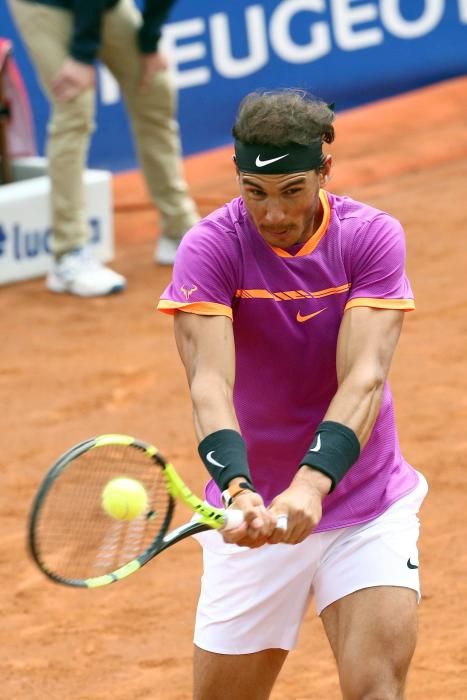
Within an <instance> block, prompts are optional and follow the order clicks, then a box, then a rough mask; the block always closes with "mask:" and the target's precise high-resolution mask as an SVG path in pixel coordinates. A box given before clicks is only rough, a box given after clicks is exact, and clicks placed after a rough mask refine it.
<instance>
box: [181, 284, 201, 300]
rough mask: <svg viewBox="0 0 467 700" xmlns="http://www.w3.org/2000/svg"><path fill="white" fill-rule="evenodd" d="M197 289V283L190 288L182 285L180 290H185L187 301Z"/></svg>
mask: <svg viewBox="0 0 467 700" xmlns="http://www.w3.org/2000/svg"><path fill="white" fill-rule="evenodd" d="M197 289H198V287H197V286H196V285H195V284H194V285H193V286H191V287H190V288H189V289H187V287H186V286H185V285H182V286H181V287H180V290H181V291H182V292H183V294H184V296H185V299H186V300H187V301H188V300H189V298H190V297H191V295H192V294H193V292H196V290H197Z"/></svg>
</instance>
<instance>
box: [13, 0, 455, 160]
mask: <svg viewBox="0 0 467 700" xmlns="http://www.w3.org/2000/svg"><path fill="white" fill-rule="evenodd" d="M200 6H201V7H200ZM0 35H2V36H7V37H9V38H12V39H13V41H14V45H15V57H16V60H17V63H18V64H19V67H20V69H21V72H22V74H23V77H24V78H25V81H26V85H27V88H28V92H29V95H30V99H31V102H32V106H33V110H34V117H35V123H36V130H37V137H38V143H39V148H40V151H41V152H42V151H43V143H44V133H45V124H46V119H47V112H48V110H47V103H46V101H45V100H44V97H43V96H42V94H41V92H40V89H39V87H38V85H37V82H36V79H35V76H34V71H33V69H32V67H31V64H30V62H29V60H28V58H27V55H26V53H25V51H24V48H23V45H22V43H21V40H20V39H19V37H18V35H17V33H16V31H15V28H14V25H13V24H12V21H11V17H10V15H9V12H8V10H7V8H6V6H5V5H4V3H3V2H2V4H1V5H0ZM164 50H165V51H166V53H167V54H168V56H169V58H170V60H171V63H172V70H173V72H174V80H175V82H176V84H177V86H178V88H179V119H180V125H181V131H182V143H183V151H184V154H185V155H187V154H190V153H195V152H198V151H203V150H207V149H210V148H214V147H216V146H219V145H222V144H225V143H228V142H229V141H230V129H231V125H232V121H233V118H234V115H235V111H236V108H237V106H238V103H239V101H240V99H241V98H242V96H243V95H244V94H246V93H247V92H249V91H250V90H253V89H255V88H258V87H262V88H264V87H279V86H291V85H293V86H300V87H306V88H308V89H310V90H311V91H312V92H314V93H315V94H317V95H319V96H320V97H323V98H324V99H326V100H328V101H335V102H336V103H337V110H338V111H339V110H342V109H347V108H349V107H353V106H355V105H359V104H362V103H364V102H369V101H373V100H376V99H379V98H382V97H386V96H390V95H393V94H397V93H400V92H404V91H406V90H410V89H413V88H416V87H420V86H423V85H427V84H429V83H433V82H436V81H439V80H442V79H445V78H449V77H453V76H457V75H461V74H464V73H465V72H466V66H467V0H373V1H370V0H263V1H262V2H255V0H231V2H219V0H202V2H193V1H192V0H191V1H190V0H179V2H178V3H177V4H176V6H175V7H174V9H173V11H172V13H171V16H170V19H169V22H168V23H167V24H166V26H165V29H164ZM99 76H100V77H99V91H98V92H99V94H98V106H97V109H98V113H97V123H98V129H97V131H96V133H95V135H94V138H93V142H92V147H91V153H90V164H91V165H92V166H95V167H104V168H109V169H111V170H114V171H115V170H122V169H128V168H132V167H135V165H136V161H135V156H134V150H133V146H132V143H131V138H130V134H129V130H128V124H127V119H126V115H125V112H124V110H123V108H122V104H121V101H120V99H119V95H118V91H116V90H115V85H113V84H112V81H111V79H110V77H109V75H108V74H107V73H106V72H104V71H100V73H99Z"/></svg>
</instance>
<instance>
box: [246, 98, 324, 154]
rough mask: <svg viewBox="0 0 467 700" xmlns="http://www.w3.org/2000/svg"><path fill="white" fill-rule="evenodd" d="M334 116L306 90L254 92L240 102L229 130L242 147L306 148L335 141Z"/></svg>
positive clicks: (320, 101)
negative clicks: (318, 142)
mask: <svg viewBox="0 0 467 700" xmlns="http://www.w3.org/2000/svg"><path fill="white" fill-rule="evenodd" d="M333 120H334V112H333V111H332V109H331V108H330V107H329V106H328V105H327V104H326V102H323V101H322V100H320V99H319V98H317V97H315V96H314V95H311V94H310V93H308V92H307V91H306V90H300V89H297V88H287V89H282V90H267V91H266V90H265V91H259V90H258V91H255V92H251V93H250V94H248V95H247V96H246V97H244V98H243V100H242V102H241V103H240V106H239V108H238V113H237V118H236V120H235V124H234V126H233V129H232V134H233V136H234V137H235V138H236V139H238V140H239V141H243V142H244V143H258V144H270V145H272V146H284V145H285V144H288V143H298V144H301V145H307V144H309V143H311V142H312V141H315V140H316V139H318V138H321V140H322V141H324V142H326V143H332V142H333V141H334V127H333V125H332V122H333Z"/></svg>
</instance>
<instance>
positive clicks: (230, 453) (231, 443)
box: [198, 429, 254, 491]
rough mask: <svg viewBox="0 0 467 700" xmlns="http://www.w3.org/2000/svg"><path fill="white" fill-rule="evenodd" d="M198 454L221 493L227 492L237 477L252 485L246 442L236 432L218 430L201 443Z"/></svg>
mask: <svg viewBox="0 0 467 700" xmlns="http://www.w3.org/2000/svg"><path fill="white" fill-rule="evenodd" d="M198 453H199V456H200V457H201V459H202V460H203V463H204V466H205V467H206V469H207V470H208V472H209V473H210V475H211V476H212V478H213V479H214V481H215V482H216V484H217V485H218V487H219V488H220V490H221V491H225V489H226V488H227V486H228V485H229V483H230V482H231V481H232V479H234V478H235V477H236V476H241V477H243V478H244V479H245V480H246V481H247V482H248V483H249V484H250V485H251V475H250V468H249V466H248V457H247V452H246V445H245V441H244V439H243V438H242V436H241V435H240V433H238V432H237V431H236V430H230V429H223V430H216V432H215V433H211V434H210V435H207V436H206V437H205V438H204V439H203V440H201V442H200V443H199V445H198ZM252 490H254V489H253V487H252Z"/></svg>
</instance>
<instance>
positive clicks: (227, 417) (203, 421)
mask: <svg viewBox="0 0 467 700" xmlns="http://www.w3.org/2000/svg"><path fill="white" fill-rule="evenodd" d="M190 390H191V399H192V404H193V420H194V426H195V432H196V437H197V438H198V440H199V441H201V440H203V438H205V437H206V436H207V435H210V434H211V433H214V432H215V431H216V430H222V429H225V428H228V429H230V430H237V431H238V432H240V428H239V425H238V421H237V417H236V415H235V410H234V407H233V400H232V388H231V387H230V386H229V385H228V384H227V383H226V382H225V381H222V380H221V379H219V378H217V377H213V376H204V377H198V376H195V377H194V378H193V380H192V382H191V386H190Z"/></svg>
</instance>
